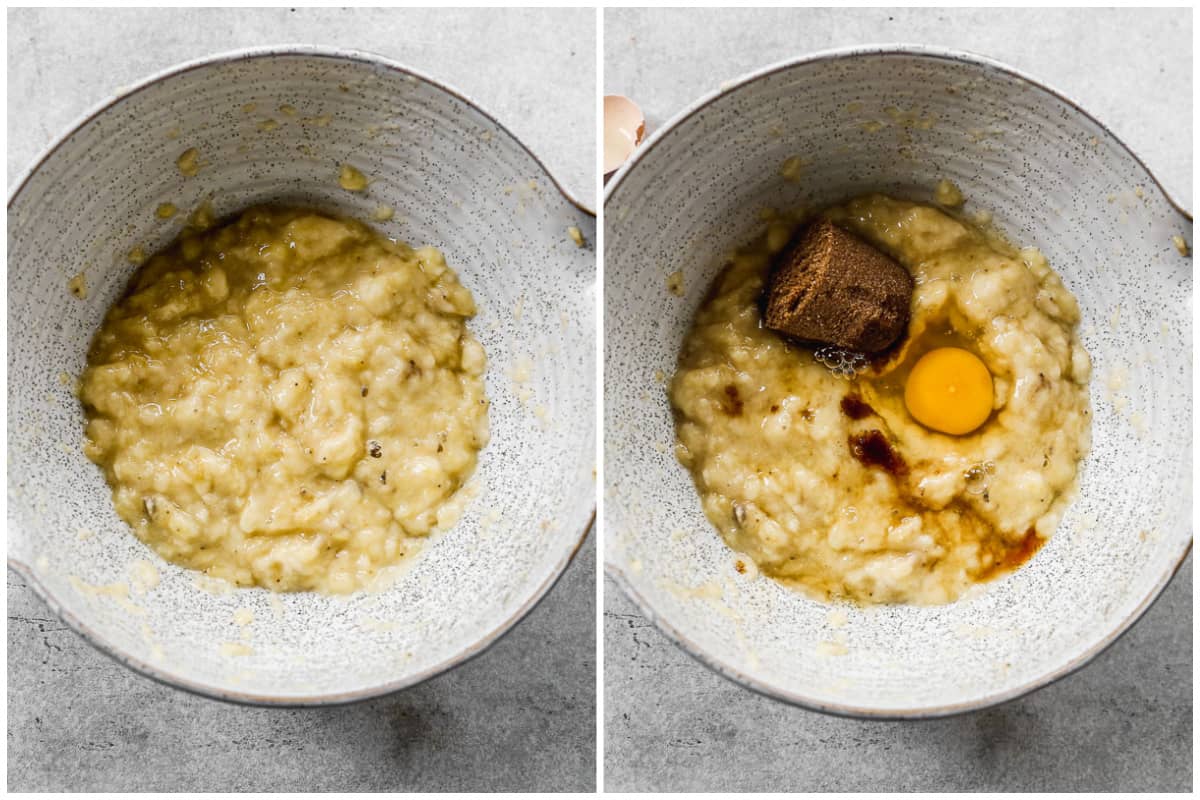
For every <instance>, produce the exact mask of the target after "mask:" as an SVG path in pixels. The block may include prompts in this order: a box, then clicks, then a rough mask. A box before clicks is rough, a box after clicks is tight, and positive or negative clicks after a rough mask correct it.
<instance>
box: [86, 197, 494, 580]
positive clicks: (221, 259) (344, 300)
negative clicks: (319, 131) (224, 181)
mask: <svg viewBox="0 0 1200 800" xmlns="http://www.w3.org/2000/svg"><path fill="white" fill-rule="evenodd" d="M474 313H475V304H474V301H473V299H472V297H471V293H470V291H468V290H467V289H466V288H465V287H464V286H462V285H461V284H460V283H459V281H458V278H457V276H456V275H455V274H454V272H453V271H452V270H451V269H450V268H449V267H447V266H446V263H445V261H444V260H443V258H442V255H441V253H439V252H438V251H437V250H435V249H434V248H432V247H425V248H421V249H419V250H414V249H412V248H410V247H409V246H407V245H405V244H402V243H396V242H392V241H390V240H388V239H385V238H383V237H382V236H379V235H378V234H376V233H374V232H373V231H371V230H370V229H369V228H368V227H366V226H365V225H362V224H360V223H358V222H354V221H350V220H340V219H332V218H330V217H327V216H323V215H320V214H317V213H313V212H308V211H302V210H287V209H269V208H254V209H250V210H248V211H246V212H245V213H243V214H242V215H241V216H240V217H239V218H238V219H237V220H235V221H234V222H232V223H231V224H229V225H226V226H224V227H221V228H218V229H215V230H211V231H207V232H204V231H197V230H190V231H188V232H185V234H184V235H183V236H182V237H181V238H180V239H179V240H178V241H177V242H175V243H174V244H173V245H172V246H171V247H170V248H168V249H167V250H165V251H163V252H162V253H159V254H158V255H155V256H154V257H153V258H151V259H150V260H149V261H148V262H147V263H146V264H145V266H143V267H142V268H141V269H139V271H138V272H137V273H136V274H135V275H134V277H133V279H132V281H131V283H130V286H129V289H128V292H127V294H126V296H125V297H124V298H123V299H121V300H120V301H119V302H118V303H117V304H116V305H115V306H114V307H113V308H112V309H110V311H109V313H108V316H107V317H106V318H105V320H104V324H103V326H102V327H101V329H100V331H99V333H97V335H96V338H95V340H94V341H93V343H92V347H91V351H90V353H89V356H88V366H87V369H86V371H85V372H84V374H83V377H82V382H81V392H80V397H81V399H82V401H83V404H84V408H85V410H86V413H87V419H88V422H87V437H86V443H85V446H84V449H85V452H86V454H87V456H88V457H89V458H90V459H92V460H93V461H95V462H96V463H97V464H99V465H100V466H101V467H103V469H104V472H105V475H106V476H107V478H108V482H109V484H110V485H111V486H112V492H113V501H114V503H115V505H116V509H117V513H118V514H119V515H120V516H121V518H122V519H124V520H125V521H126V522H127V523H129V525H130V526H131V527H132V528H133V530H134V532H135V533H136V534H137V535H138V536H139V537H140V538H141V539H142V540H143V541H145V542H146V543H147V544H149V545H150V546H151V547H153V548H154V549H155V550H156V551H157V552H158V553H159V554H160V555H161V556H162V557H163V558H165V559H167V560H169V561H174V562H176V563H179V564H182V565H185V566H188V567H191V568H193V569H197V570H203V571H204V572H206V573H207V574H209V575H211V576H214V577H218V578H223V579H225V580H229V581H232V582H234V583H236V584H239V585H242V586H251V585H258V586H263V587H266V588H269V589H274V590H279V591H299V590H310V589H312V590H318V591H325V592H348V591H352V590H354V589H356V588H359V587H361V586H363V585H364V584H365V583H366V582H368V581H369V580H370V579H372V578H373V577H374V576H375V575H377V574H378V573H379V572H380V570H382V569H384V568H386V567H388V566H390V565H394V564H396V563H397V562H398V561H399V560H400V559H401V558H403V557H404V555H405V554H406V552H408V551H409V550H411V549H412V546H413V539H414V537H423V536H426V535H427V534H429V533H430V532H431V531H433V530H434V529H435V528H437V527H439V526H440V525H445V524H448V523H449V522H452V520H450V519H449V518H448V509H449V506H447V505H445V504H446V501H447V500H448V499H449V498H450V497H451V496H452V495H453V494H454V493H455V492H456V491H457V490H458V488H459V487H460V486H461V485H462V484H463V482H464V481H465V480H466V479H467V478H468V477H469V476H470V474H471V473H472V471H473V470H474V468H475V461H476V455H477V453H478V451H479V450H480V448H482V447H483V446H484V445H485V444H486V443H487V439H488V429H487V400H486V399H485V397H484V389H483V377H482V376H483V372H484V363H485V360H484V352H483V348H482V347H481V346H480V345H479V343H478V342H477V341H476V340H475V338H474V337H473V336H472V335H471V333H470V331H468V330H467V327H466V320H467V319H468V318H469V317H471V316H472V315H473V314H474ZM439 513H440V514H441V515H442V516H441V517H439Z"/></svg>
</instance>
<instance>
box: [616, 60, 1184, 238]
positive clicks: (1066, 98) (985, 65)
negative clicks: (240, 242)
mask: <svg viewBox="0 0 1200 800" xmlns="http://www.w3.org/2000/svg"><path fill="white" fill-rule="evenodd" d="M863 56H884V57H893V56H918V57H921V58H927V59H930V60H935V61H955V62H959V63H964V64H970V65H971V66H974V67H979V68H982V69H983V70H985V71H988V72H992V73H1000V74H1002V75H1007V76H1009V77H1013V78H1016V79H1018V80H1020V81H1022V82H1024V83H1026V84H1029V85H1030V86H1032V87H1033V88H1035V89H1039V90H1041V91H1042V92H1045V93H1046V94H1048V95H1050V96H1052V97H1054V98H1056V99H1058V100H1060V101H1062V102H1063V103H1065V104H1066V105H1068V106H1070V107H1071V108H1072V109H1074V110H1075V111H1076V112H1078V113H1079V114H1081V115H1083V117H1084V118H1085V119H1087V120H1088V121H1090V122H1091V123H1092V124H1094V125H1095V126H1096V127H1098V128H1099V129H1100V130H1101V131H1103V132H1104V133H1105V134H1106V135H1107V136H1108V137H1109V138H1111V139H1112V140H1113V141H1114V142H1116V143H1117V144H1118V145H1119V146H1120V147H1121V149H1123V150H1124V151H1125V152H1126V153H1128V154H1129V156H1130V157H1131V158H1132V159H1133V160H1134V161H1136V162H1137V164H1138V166H1140V167H1141V168H1142V170H1143V171H1145V173H1146V175H1147V176H1149V178H1150V180H1151V181H1152V182H1153V183H1154V185H1155V186H1156V187H1157V188H1158V190H1159V192H1161V193H1162V196H1163V198H1164V199H1165V200H1166V201H1167V203H1168V204H1170V206H1171V207H1172V208H1174V209H1175V210H1176V211H1177V212H1179V213H1180V214H1181V215H1183V216H1184V217H1186V218H1187V220H1188V221H1189V222H1191V221H1192V212H1191V211H1189V210H1188V209H1186V208H1184V207H1183V205H1181V204H1180V203H1178V202H1176V201H1175V198H1173V197H1172V196H1171V194H1170V192H1168V191H1167V189H1166V187H1165V186H1163V184H1162V182H1161V181H1159V179H1158V176H1156V175H1155V174H1154V172H1153V171H1151V169H1150V168H1149V167H1148V166H1146V162H1145V161H1143V160H1142V158H1141V156H1139V155H1138V154H1137V153H1136V152H1135V151H1134V150H1133V148H1131V147H1130V146H1129V145H1127V144H1126V143H1125V141H1124V140H1123V139H1121V137H1119V136H1117V135H1116V134H1115V133H1113V131H1112V129H1110V128H1109V127H1108V126H1107V125H1105V124H1104V123H1103V122H1101V121H1100V120H1098V119H1097V118H1096V117H1095V116H1093V115H1092V114H1091V113H1090V112H1089V111H1088V110H1087V109H1085V108H1084V107H1083V106H1082V105H1081V104H1080V103H1079V102H1078V101H1076V100H1075V99H1073V98H1072V97H1071V96H1070V95H1068V94H1067V93H1065V92H1063V91H1061V90H1059V89H1056V88H1054V87H1053V86H1051V85H1050V84H1048V83H1046V82H1045V81H1043V80H1041V79H1040V78H1037V77H1034V76H1033V75H1030V74H1029V73H1027V72H1023V71H1022V70H1020V69H1017V68H1016V67H1013V66H1010V65H1008V64H1005V63H1004V62H1002V61H997V60H996V59H994V58H992V57H990V56H985V55H983V54H981V53H975V52H972V51H969V50H958V49H955V48H950V47H939V46H934V45H922V44H863V45H852V46H849V47H833V48H829V49H826V50H817V51H815V52H812V53H809V54H807V55H803V56H798V57H795V58H789V59H784V60H783V61H776V62H775V63H773V64H768V65H767V66H765V67H760V68H758V69H756V70H753V71H751V72H747V73H745V74H743V75H741V76H739V77H737V78H734V79H733V80H730V81H725V82H724V83H722V84H721V86H720V88H717V89H714V90H712V91H709V92H708V93H706V94H704V95H702V96H701V97H699V98H698V99H696V100H693V101H692V102H691V103H689V104H688V105H687V106H685V107H684V108H683V110H681V111H679V112H678V113H676V114H675V115H673V116H672V117H670V118H669V119H668V120H667V121H666V122H664V123H663V124H662V125H660V126H659V127H658V128H657V129H656V130H655V131H654V132H653V133H652V134H650V136H649V137H648V138H647V139H646V141H645V142H643V143H642V144H641V145H640V146H639V147H638V148H637V149H635V150H634V151H633V155H632V156H630V157H629V159H627V160H626V161H625V163H624V164H622V165H621V168H620V169H618V170H617V171H616V172H615V173H614V174H613V176H612V178H610V179H609V181H608V182H607V183H606V184H605V186H604V198H603V202H604V204H607V203H608V201H609V198H611V197H612V195H613V194H614V193H615V192H616V190H617V189H618V188H620V185H621V183H622V182H623V180H624V179H625V176H626V175H627V174H628V173H629V172H630V171H631V170H632V168H633V166H634V165H635V164H637V163H638V162H639V161H641V160H642V158H644V157H645V156H646V154H647V153H649V152H650V151H651V150H653V149H654V147H655V145H657V144H658V143H659V141H660V140H662V139H663V138H664V137H665V136H666V135H667V134H669V133H670V132H671V131H672V130H673V129H675V128H676V127H678V126H679V125H680V124H681V123H683V122H685V121H686V120H688V119H689V118H691V117H692V116H693V115H694V114H696V113H697V112H699V111H701V110H703V109H704V108H705V107H707V106H709V105H711V104H712V103H713V102H715V101H717V100H719V99H720V98H722V97H724V96H725V95H727V94H730V93H732V92H733V91H735V90H737V89H740V88H741V87H743V86H745V85H746V84H749V83H752V82H754V81H756V80H759V79H760V78H766V77H769V76H771V75H774V74H775V73H777V72H784V71H786V70H789V69H791V68H793V67H798V66H803V65H810V64H817V63H822V62H826V61H841V60H844V59H850V58H860V57H863Z"/></svg>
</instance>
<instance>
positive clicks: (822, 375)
mask: <svg viewBox="0 0 1200 800" xmlns="http://www.w3.org/2000/svg"><path fill="white" fill-rule="evenodd" d="M824 213H825V214H827V215H828V216H829V217H830V218H831V219H832V220H833V221H834V222H835V223H836V224H838V225H840V226H842V227H844V228H846V229H847V230H849V231H851V232H853V233H856V234H857V235H858V236H860V237H862V238H863V239H865V240H866V241H868V242H870V243H871V244H873V245H875V246H876V247H878V248H879V249H881V250H883V251H884V252H886V253H887V254H889V255H890V256H892V257H893V258H895V259H896V260H897V261H898V262H900V263H901V264H902V265H903V266H905V267H906V268H907V269H908V270H909V271H910V272H911V273H912V275H913V277H914V279H915V283H916V288H915V291H914V294H913V299H912V317H911V320H910V322H909V328H908V335H907V337H905V338H904V339H903V340H902V342H901V344H900V345H898V346H897V347H895V348H894V349H893V350H892V351H890V352H888V353H887V354H885V356H883V357H881V358H879V359H876V360H875V361H874V362H873V363H872V364H871V365H870V366H868V367H867V368H865V369H860V370H858V371H855V372H854V373H853V375H852V377H849V378H847V377H845V376H844V375H842V374H838V371H836V370H832V369H830V368H829V367H828V366H826V364H825V363H822V362H821V361H818V360H817V359H816V358H815V357H814V353H813V352H812V351H811V350H809V349H807V348H804V347H801V346H798V345H796V344H793V343H790V342H788V341H786V340H785V339H784V338H781V337H780V336H779V335H778V334H776V333H774V332H772V331H770V330H768V329H766V328H765V327H763V325H762V324H761V319H762V313H761V310H760V297H761V295H762V292H763V287H764V283H765V281H766V279H767V276H768V270H769V267H770V262H771V257H772V255H773V253H774V252H778V251H779V250H781V249H782V248H783V247H784V245H785V241H784V239H785V238H786V237H780V236H777V235H776V236H764V237H762V238H761V239H760V240H759V241H758V242H756V243H755V244H754V245H753V246H751V247H750V248H748V249H746V250H744V251H742V252H739V253H738V254H737V255H736V256H735V257H734V258H733V259H732V261H731V263H730V264H729V265H728V266H727V268H726V269H725V271H724V272H723V273H722V274H721V275H720V276H719V277H718V278H717V280H716V283H715V285H714V286H713V288H712V291H711V293H710V295H709V298H708V299H707V300H706V301H705V303H704V304H703V306H702V307H701V308H700V310H699V312H698V313H697V316H696V320H695V323H694V326H693V328H692V330H691V332H690V333H689V334H688V335H687V337H686V340H685V342H684V345H683V349H682V352H681V355H680V361H679V367H678V370H677V371H676V373H675V376H674V378H673V380H672V383H671V386H670V398H671V402H672V405H673V407H674V409H675V413H676V422H677V433H678V438H679V442H678V446H677V454H678V457H679V460H680V461H681V462H682V463H683V464H684V465H685V466H686V467H687V468H688V469H689V470H690V471H691V473H692V475H693V477H694V479H695V482H696V485H697V488H698V489H699V491H700V495H701V498H702V502H703V506H704V511H705V513H706V514H707V516H708V518H709V519H710V520H711V521H712V522H713V524H714V525H716V527H717V528H718V530H720V532H721V534H722V536H723V537H724V538H725V540H726V541H727V542H728V543H729V545H730V546H731V547H732V548H733V549H734V550H736V551H738V552H739V553H742V554H745V555H746V556H749V557H750V558H752V559H753V560H754V561H755V562H756V563H757V564H758V566H759V568H760V569H761V570H762V571H763V572H764V573H766V574H767V575H769V576H771V577H773V578H776V579H778V580H780V581H783V582H784V583H786V584H788V585H792V586H795V587H797V588H800V589H802V590H805V591H807V592H809V593H811V594H813V595H815V596H817V597H819V598H823V599H825V598H844V599H852V600H856V601H860V602H865V603H920V604H934V603H945V602H949V601H952V600H954V599H955V598H957V597H958V596H960V595H961V594H962V593H963V592H964V591H965V590H966V589H967V588H969V587H970V586H971V585H972V584H974V583H976V582H979V581H982V580H986V579H988V578H990V577H993V576H995V575H996V574H998V573H999V572H1002V571H1004V570H1007V569H1012V568H1015V567H1016V566H1018V565H1019V564H1020V563H1022V562H1023V561H1024V560H1025V559H1027V558H1028V557H1029V556H1030V555H1032V553H1033V552H1035V551H1036V549H1037V547H1038V546H1039V545H1040V543H1041V542H1042V541H1043V540H1044V539H1045V538H1046V537H1048V536H1050V534H1051V533H1052V532H1053V531H1054V529H1055V527H1056V526H1057V524H1058V520H1059V518H1060V516H1061V514H1062V512H1063V510H1064V508H1065V506H1066V504H1067V503H1068V502H1069V500H1070V496H1071V494H1072V491H1073V488H1074V485H1075V478H1076V472H1077V469H1078V466H1079V462H1080V460H1081V459H1082V458H1083V457H1084V455H1085V454H1086V452H1087V450H1088V447H1089V444H1090V427H1091V426H1090V414H1089V406H1088V392H1087V382H1088V377H1089V372H1090V362H1089V359H1088V356H1087V353H1086V352H1084V350H1083V347H1082V346H1081V345H1080V342H1079V340H1078V338H1077V336H1076V327H1077V323H1078V322H1079V308H1078V305H1077V304H1076V301H1075V298H1074V297H1073V296H1072V295H1071V293H1070V292H1069V291H1067V289H1066V288H1065V287H1064V286H1063V285H1062V282H1061V281H1060V280H1059V278H1058V276H1057V275H1056V274H1055V273H1054V271H1053V270H1051V268H1050V267H1049V265H1048V264H1047V263H1046V259H1045V258H1044V257H1043V256H1042V254H1041V253H1039V252H1038V251H1037V250H1034V249H1025V250H1020V251H1018V250H1015V249H1014V248H1012V247H1011V246H1009V245H1008V244H1006V243H1005V242H1004V241H1002V240H1001V239H1000V238H999V237H997V236H995V235H992V234H990V233H987V232H985V231H983V230H980V229H978V228H975V227H973V226H971V225H969V224H967V223H964V222H962V221H960V220H959V219H956V218H954V217H951V216H950V215H948V214H946V213H944V212H943V211H940V210H938V209H936V208H933V207H930V206H925V205H920V204H916V203H911V202H905V201H901V200H896V199H892V198H889V197H884V196H879V195H872V196H866V197H862V198H858V199H856V200H853V201H851V202H849V203H848V204H846V205H845V206H843V207H839V208H833V209H829V210H827V211H826V212H824ZM944 346H954V347H958V348H963V349H965V350H968V351H970V352H972V353H974V354H975V355H977V356H978V357H979V358H980V359H982V361H983V362H984V364H985V365H986V366H987V368H988V370H989V371H990V372H991V374H992V376H993V381H994V401H993V411H992V413H991V416H990V417H989V418H988V420H987V421H986V422H985V423H984V424H983V425H982V427H980V428H978V430H976V431H974V432H973V433H971V434H969V435H965V436H951V435H947V434H942V433H937V432H935V431H933V430H930V429H928V428H925V427H923V426H922V425H921V424H919V423H918V422H917V421H915V420H914V419H913V418H912V417H911V416H910V415H909V414H908V411H907V410H906V407H905V404H904V397H903V394H904V392H903V387H904V384H905V378H906V377H907V374H908V371H909V370H910V369H911V368H912V366H913V364H914V363H915V362H916V360H917V359H918V358H919V357H920V356H921V355H923V354H925V353H927V352H929V351H930V350H932V349H934V348H938V347H944ZM825 361H826V362H828V359H827V358H826V359H825Z"/></svg>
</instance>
